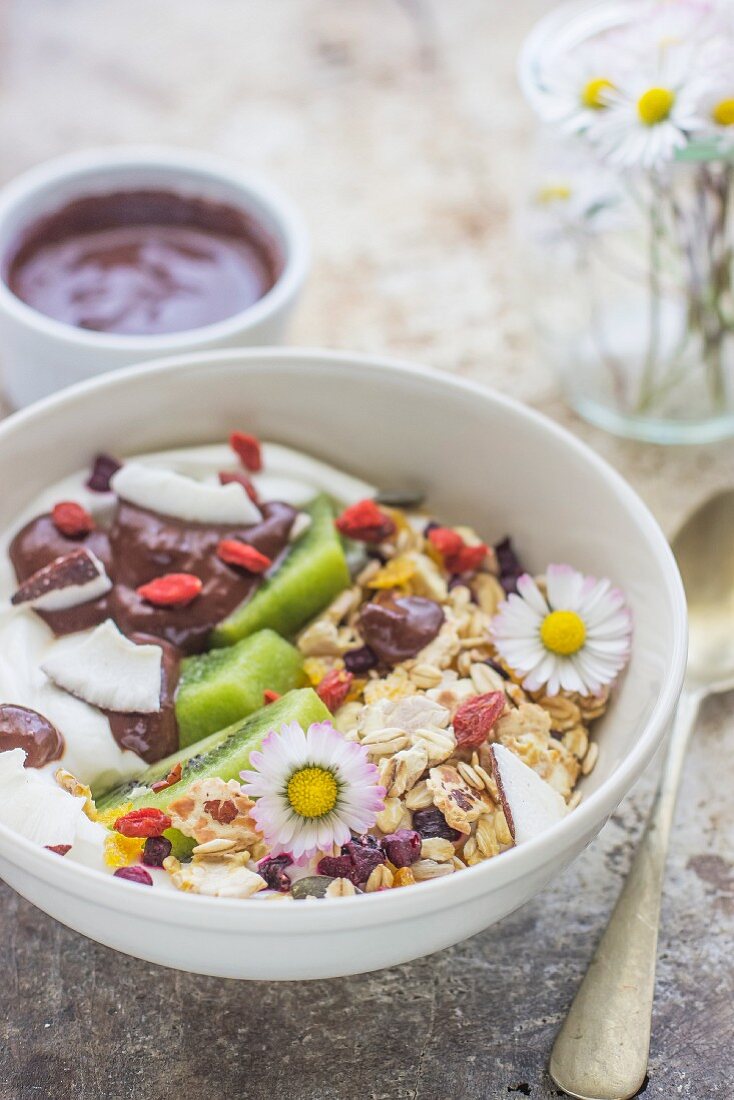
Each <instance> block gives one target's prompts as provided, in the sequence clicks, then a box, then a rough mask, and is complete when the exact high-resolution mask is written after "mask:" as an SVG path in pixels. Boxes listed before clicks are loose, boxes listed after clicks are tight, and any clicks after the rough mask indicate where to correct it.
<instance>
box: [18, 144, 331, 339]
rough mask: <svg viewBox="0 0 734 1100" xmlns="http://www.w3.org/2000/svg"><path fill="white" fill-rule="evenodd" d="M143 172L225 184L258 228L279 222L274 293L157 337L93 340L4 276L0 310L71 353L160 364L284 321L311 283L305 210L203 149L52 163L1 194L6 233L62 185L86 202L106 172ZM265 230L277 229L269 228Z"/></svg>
mask: <svg viewBox="0 0 734 1100" xmlns="http://www.w3.org/2000/svg"><path fill="white" fill-rule="evenodd" d="M135 168H140V169H143V170H145V169H150V170H155V169H156V168H162V169H163V170H164V171H165V170H171V169H173V170H175V171H177V172H179V173H180V179H181V182H182V185H189V186H191V185H194V186H195V185H196V182H197V180H200V181H205V179H206V177H209V178H210V179H212V180H220V181H221V182H223V183H224V184H226V185H228V186H231V187H232V188H234V189H236V190H239V192H240V195H241V198H240V199H239V200H237V199H231V200H229V201H230V202H231V203H232V205H237V204H238V201H239V204H240V205H241V208H242V209H243V210H245V211H246V212H248V213H250V214H251V215H252V216H253V217H254V220H255V221H257V220H258V216H259V215H260V214H261V212H263V211H264V219H263V220H264V221H267V220H270V221H271V222H272V225H273V227H274V231H275V235H276V236H278V237H279V238H280V239H279V245H280V246H281V247H282V251H283V267H282V270H281V272H280V274H279V275H278V277H277V279H276V281H275V283H274V285H273V286H272V287H271V288H270V290H268V291H267V293H265V294H264V295H263V296H262V298H259V299H258V300H257V301H256V302H253V303H252V305H250V306H247V307H246V308H245V309H242V310H239V311H238V312H237V313H233V314H232V315H231V317H225V318H224V320H222V321H215V322H214V323H213V324H211V325H201V326H200V327H198V328H192V329H184V330H183V331H181V332H172V333H158V334H157V335H152V336H145V335H137V336H135V335H124V334H119V333H117V334H116V333H108V332H91V331H89V330H87V329H81V328H77V327H76V326H75V325H71V324H66V323H65V322H63V321H57V320H55V319H54V318H53V317H48V316H47V315H46V314H45V313H41V312H40V310H37V309H34V308H33V306H30V305H28V304H27V303H26V302H24V301H23V300H22V299H21V298H19V297H18V296H17V295H16V294H14V293H13V291H12V290H11V289H10V287H9V286H8V284H7V283H6V281H5V278H4V276H3V275H2V274H0V309H2V310H4V311H5V312H6V313H8V314H9V315H10V316H12V317H13V318H14V319H15V320H16V321H17V322H18V323H21V324H24V325H26V326H27V327H29V328H31V329H33V330H34V331H35V332H37V333H39V334H41V335H43V336H45V337H48V338H53V339H54V340H59V341H61V342H62V343H65V344H68V345H71V346H81V347H84V348H87V349H89V350H92V351H94V350H99V351H113V352H120V353H123V352H135V353H140V354H141V355H147V356H148V358H149V359H153V358H154V357H155V358H159V357H161V356H163V355H166V356H167V355H169V354H176V353H178V352H184V351H189V350H192V351H193V350H196V349H197V348H201V350H202V351H203V350H204V348H205V346H206V345H209V344H212V343H216V342H217V341H220V342H221V341H223V340H226V339H227V338H228V337H232V336H236V335H238V334H240V333H243V332H246V331H247V330H248V329H249V328H252V327H253V326H255V325H258V324H260V323H261V322H263V321H265V320H266V319H268V318H270V317H271V316H272V315H273V314H275V313H278V312H279V311H280V310H281V309H282V308H283V307H284V306H285V305H286V304H287V303H288V302H290V301H291V300H292V299H293V298H294V297H295V296H296V295H297V294H298V292H299V290H300V289H301V287H302V286H303V284H304V282H305V280H306V276H307V274H308V270H309V266H310V260H311V247H310V239H309V234H308V229H307V228H306V223H305V220H304V218H303V216H302V215H301V213H300V211H299V210H298V208H297V207H296V206H295V205H294V203H293V202H292V201H291V200H290V199H289V198H288V197H287V196H286V195H285V194H284V193H283V192H282V191H281V190H280V189H279V188H278V187H276V186H275V185H274V184H272V183H270V182H269V181H267V180H265V179H263V178H262V177H260V176H259V175H257V174H256V173H253V172H250V171H248V170H247V169H244V168H240V167H239V166H238V165H237V164H233V163H232V162H231V161H229V160H227V159H226V158H224V157H219V156H217V154H215V153H208V152H201V151H200V150H197V149H185V148H178V147H174V146H166V145H151V144H148V145H145V144H143V145H120V146H114V145H113V146H100V147H95V148H91V149H84V150H82V151H80V152H75V153H67V154H64V155H63V156H60V157H54V158H53V159H52V160H48V161H44V162H43V163H42V164H37V165H35V166H34V167H32V168H29V169H28V170H27V171H25V172H23V173H22V174H21V175H19V176H16V177H15V178H14V179H12V180H10V181H9V182H8V183H6V184H5V185H4V186H3V187H2V188H1V189H0V231H1V230H3V229H4V228H5V225H12V224H13V218H14V216H15V211H16V208H17V207H18V206H19V205H20V204H21V203H23V202H24V201H26V200H27V199H28V198H29V197H30V196H32V195H33V194H36V193H38V192H43V191H44V190H46V189H48V188H49V187H50V186H51V185H52V184H54V183H55V182H57V181H67V180H74V179H78V181H79V194H80V195H82V194H84V182H85V180H88V181H91V180H93V179H94V177H95V176H96V175H98V174H101V173H104V172H110V173H113V172H114V171H115V169H119V170H121V171H126V170H128V169H135ZM114 186H115V184H114V179H112V178H111V179H110V187H111V188H113V187H114ZM131 186H132V185H131ZM170 186H171V190H175V184H174V181H173V180H171V184H170ZM264 228H265V229H268V228H269V227H268V226H267V224H266V225H264ZM0 259H4V257H0Z"/></svg>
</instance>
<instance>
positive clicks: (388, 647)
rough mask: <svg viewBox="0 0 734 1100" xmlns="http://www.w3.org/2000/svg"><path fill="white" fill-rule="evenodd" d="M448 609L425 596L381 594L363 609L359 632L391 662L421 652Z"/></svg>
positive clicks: (407, 658) (392, 663)
mask: <svg viewBox="0 0 734 1100" xmlns="http://www.w3.org/2000/svg"><path fill="white" fill-rule="evenodd" d="M443 622H444V612H443V608H442V607H441V605H440V604H438V603H436V601H435V600H428V599H426V598H425V597H424V596H400V597H398V598H397V599H394V598H392V596H386V595H384V594H382V593H381V594H380V596H379V597H378V598H377V599H376V600H373V601H372V602H371V603H367V604H365V605H364V607H363V608H362V611H361V613H360V616H359V620H358V628H359V631H360V633H361V635H362V637H363V638H364V640H365V642H366V643H367V645H369V646H370V648H371V649H372V650H373V651H374V652H375V653H376V654H377V656H378V657H379V658H380V660H381V661H384V662H385V664H388V665H397V664H400V663H401V662H402V661H407V660H409V659H410V658H411V657H415V655H416V654H417V653H420V651H421V650H422V649H424V648H425V646H427V645H428V643H429V642H432V641H433V639H434V638H435V637H436V635H437V634H438V632H439V630H440V629H441V627H442V626H443Z"/></svg>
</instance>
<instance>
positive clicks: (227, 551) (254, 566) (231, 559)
mask: <svg viewBox="0 0 734 1100" xmlns="http://www.w3.org/2000/svg"><path fill="white" fill-rule="evenodd" d="M217 557H218V558H219V560H220V561H223V562H226V564H227V565H236V566H237V567H238V568H239V569H246V570H247V572H248V573H264V572H265V571H266V570H268V569H269V568H270V566H271V565H272V564H273V562H272V560H271V559H270V558H269V557H268V556H267V554H261V553H260V551H259V550H256V549H255V547H254V546H250V545H249V543H246V542H240V541H239V539H222V540H221V542H220V543H219V545H218V546H217Z"/></svg>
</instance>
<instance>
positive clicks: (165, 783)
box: [150, 760, 183, 791]
mask: <svg viewBox="0 0 734 1100" xmlns="http://www.w3.org/2000/svg"><path fill="white" fill-rule="evenodd" d="M182 771H183V764H182V763H181V761H180V760H179V761H178V763H177V764H174V765H173V767H172V768H171V770H170V772H169V773H168V775H167V776H166V778H165V779H159V780H158V782H157V783H151V785H150V789H151V791H165V790H166V788H167V787H172V786H173V784H174V783H178V781H179V779H180V778H181V773H182Z"/></svg>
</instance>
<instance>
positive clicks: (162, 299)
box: [4, 190, 283, 336]
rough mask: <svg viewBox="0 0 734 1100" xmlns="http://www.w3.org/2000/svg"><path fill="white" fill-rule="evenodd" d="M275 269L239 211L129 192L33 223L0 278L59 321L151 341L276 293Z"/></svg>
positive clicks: (88, 199) (273, 256)
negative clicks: (140, 337) (142, 337)
mask: <svg viewBox="0 0 734 1100" xmlns="http://www.w3.org/2000/svg"><path fill="white" fill-rule="evenodd" d="M282 266H283V262H282V258H281V256H280V253H279V249H278V247H277V246H276V244H275V242H274V241H273V240H272V239H271V238H270V237H269V235H268V233H267V232H266V230H265V229H264V227H263V226H261V225H260V224H259V223H258V222H257V221H255V219H254V218H252V217H251V216H249V215H248V214H246V213H245V212H244V211H242V210H239V209H237V208H236V207H234V206H229V205H226V204H223V203H215V202H211V201H209V200H206V199H202V198H194V197H187V196H184V195H179V194H175V193H174V192H169V191H154V190H147V191H144V190H136V191H116V192H114V193H111V194H103V195H88V196H85V197H83V198H78V199H75V200H74V201H72V202H69V203H67V205H66V206H64V207H62V208H61V209H60V210H57V211H56V212H55V213H53V214H50V215H48V216H47V217H45V218H42V219H40V220H39V221H37V222H36V223H35V224H33V225H31V226H30V228H29V229H28V230H27V231H26V232H25V234H24V236H23V237H22V239H21V241H20V242H19V244H18V245H17V246H16V249H15V251H14V253H12V254H11V256H10V258H9V261H8V262H7V263H6V265H5V271H4V277H5V280H6V282H7V284H8V286H9V287H10V289H11V290H12V292H13V293H14V294H16V295H17V297H18V298H20V299H21V300H22V301H24V302H26V304H27V305H29V306H32V307H33V308H34V309H37V310H38V311H39V312H40V313H44V314H45V315H46V316H48V317H52V318H53V319H54V320H56V321H63V322H65V323H66V324H69V325H74V326H75V327H76V328H82V329H88V330H91V331H94V332H109V333H116V334H119V335H127V336H156V335H162V334H165V333H173V332H183V331H187V330H189V329H196V328H201V327H203V326H205V325H211V324H214V323H215V322H217V321H223V320H225V319H226V318H228V317H232V316H234V314H236V313H240V312H241V311H242V310H244V309H247V308H248V307H249V306H251V305H253V303H255V302H257V301H258V300H259V299H260V298H262V297H263V296H264V295H265V294H266V293H267V292H268V291H269V290H270V289H271V288H272V287H273V286H274V284H275V282H276V280H277V279H278V277H279V275H280V272H281V270H282Z"/></svg>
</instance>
